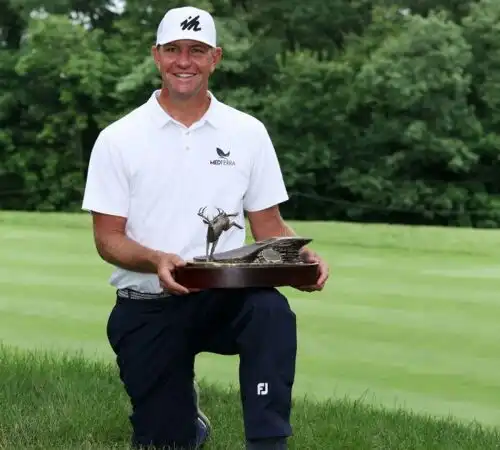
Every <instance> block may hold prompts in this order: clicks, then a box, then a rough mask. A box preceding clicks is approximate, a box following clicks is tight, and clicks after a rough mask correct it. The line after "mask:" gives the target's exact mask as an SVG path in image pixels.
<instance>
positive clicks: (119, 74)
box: [0, 0, 500, 227]
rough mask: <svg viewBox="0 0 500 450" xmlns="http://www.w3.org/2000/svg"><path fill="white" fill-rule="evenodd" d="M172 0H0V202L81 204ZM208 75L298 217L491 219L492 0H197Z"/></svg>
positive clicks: (141, 88) (495, 144)
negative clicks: (261, 144)
mask: <svg viewBox="0 0 500 450" xmlns="http://www.w3.org/2000/svg"><path fill="white" fill-rule="evenodd" d="M181 4H183V2H181V1H177V0H170V1H168V2H164V1H160V0H147V1H139V0H128V1H127V2H126V4H125V8H124V10H123V11H122V12H121V13H118V12H117V11H116V10H114V9H113V8H112V7H111V6H112V4H111V2H109V0H93V1H91V2H82V1H80V0H45V1H43V2H35V1H31V0H30V1H23V2H21V1H19V0H9V1H7V2H4V3H2V4H1V5H0V16H1V17H2V18H1V19H0V49H1V50H0V51H1V52H2V54H1V57H0V75H1V77H0V87H1V88H2V89H1V90H0V130H1V131H0V157H1V158H2V161H3V163H2V164H1V165H0V208H4V209H41V210H57V211H59V210H73V209H79V207H80V202H81V194H82V189H83V185H84V180H85V169H86V165H87V162H88V158H89V154H90V151H91V148H92V145H93V143H94V140H95V138H96V136H97V133H98V132H99V130H100V129H102V128H103V127H104V126H106V125H107V124H108V123H110V122H111V121H113V120H115V119H116V118H118V117H120V116H121V115H123V114H125V113H126V112H128V111H130V110H131V109H132V108H135V107H136V106H138V105H139V104H141V103H142V102H144V101H145V100H146V99H147V97H148V96H149V95H150V94H151V91H152V90H153V89H155V88H157V87H159V86H160V79H159V77H158V74H157V71H156V68H155V66H154V64H153V61H152V58H151V55H150V49H151V45H152V44H153V43H154V38H155V32H156V27H157V25H158V22H159V20H160V19H161V16H162V15H163V14H164V13H165V11H166V10H167V9H168V8H170V7H173V6H179V5H181ZM193 5H195V6H199V7H202V8H207V9H208V10H210V11H211V12H213V14H214V16H215V18H216V21H217V25H218V30H219V31H218V35H219V42H220V43H221V45H222V47H223V49H224V57H223V61H222V64H221V66H220V67H219V69H218V70H217V71H216V72H215V74H214V76H213V79H212V81H211V90H212V91H213V92H214V93H215V94H216V95H217V96H218V97H219V98H220V99H221V100H223V101H226V102H228V103H229V104H231V105H233V106H235V107H237V108H240V109H243V110H245V111H247V112H249V113H251V114H254V115H256V116H257V117H258V118H260V119H262V120H263V121H264V122H265V123H266V125H267V126H268V128H269V130H270V132H271V135H272V138H273V141H274V143H275V146H276V148H277V151H278V154H279V158H280V161H281V163H282V168H283V171H284V174H285V179H286V182H287V185H288V187H289V190H290V192H291V193H292V200H291V201H290V202H289V203H288V204H287V205H286V206H285V209H284V211H285V214H287V215H288V216H290V217H294V218H301V219H342V220H360V221H391V222H410V223H428V224H431V223H432V224H444V225H450V224H452V225H458V226H485V227H495V226H498V224H500V216H499V214H500V213H499V207H498V201H497V200H496V199H497V198H499V197H498V194H499V193H500V182H499V181H498V176H497V174H498V172H499V169H500V157H499V155H500V137H499V135H498V131H497V130H498V125H499V124H500V115H499V113H498V111H499V106H500V95H499V94H498V92H499V91H500V76H499V75H498V74H499V73H500V44H499V42H500V26H499V23H500V3H499V2H497V1H495V0H480V1H475V0H474V1H472V0H470V1H457V0H440V1H437V2H436V1H432V2H431V1H427V0H422V1H419V2H414V3H412V4H411V5H410V7H408V5H406V4H405V2H399V1H396V0H356V1H353V2H344V1H337V0H335V1H331V0H328V1H327V0H312V1H310V2H308V3H304V2H299V1H298V0H293V1H284V0H272V1H270V0H266V1H264V0H254V1H251V2H250V1H248V0H198V1H195V2H194V3H193Z"/></svg>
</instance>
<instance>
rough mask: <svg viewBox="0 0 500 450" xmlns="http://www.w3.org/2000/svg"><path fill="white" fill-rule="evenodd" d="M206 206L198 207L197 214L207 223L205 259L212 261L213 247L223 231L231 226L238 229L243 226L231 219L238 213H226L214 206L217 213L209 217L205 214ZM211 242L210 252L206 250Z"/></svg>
mask: <svg viewBox="0 0 500 450" xmlns="http://www.w3.org/2000/svg"><path fill="white" fill-rule="evenodd" d="M206 209H207V208H206V206H205V207H204V208H200V210H199V211H198V215H199V216H200V217H201V218H202V219H203V223H205V224H207V225H208V229H207V239H206V243H207V247H206V253H205V254H206V260H207V261H212V260H213V255H214V251H215V247H216V246H217V243H218V242H219V238H220V236H221V234H222V233H223V232H224V231H227V230H229V229H230V228H231V227H237V228H239V229H240V230H242V229H243V227H242V226H241V225H240V224H238V223H236V222H234V221H233V220H231V217H236V216H237V215H238V213H235V214H227V213H225V212H224V211H223V210H222V209H220V208H216V209H217V215H216V216H215V217H213V218H212V219H209V218H208V217H207V216H206V215H205V210H206ZM210 244H212V248H211V249H210V253H209V252H208V249H209V246H210Z"/></svg>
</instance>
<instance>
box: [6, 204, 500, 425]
mask: <svg viewBox="0 0 500 450" xmlns="http://www.w3.org/2000/svg"><path fill="white" fill-rule="evenodd" d="M293 226H294V228H295V229H296V230H297V232H298V233H299V234H301V235H307V236H311V237H313V238H314V243H313V246H314V248H315V249H317V250H318V251H319V252H320V253H321V254H322V255H323V256H324V257H325V258H326V259H327V260H328V262H329V264H330V266H331V279H330V282H329V284H328V287H327V289H326V290H325V291H324V292H322V293H318V294H304V293H300V292H298V291H295V290H291V289H285V290H284V291H285V292H286V293H287V294H288V295H289V298H290V301H291V303H292V306H293V308H294V310H295V311H296V313H297V316H298V323H299V357H298V364H297V370H298V372H297V380H296V388H295V394H296V396H304V395H306V396H308V397H314V398H315V399H324V398H343V397H345V396H349V397H350V398H353V399H363V400H365V401H366V402H369V403H375V404H382V405H384V406H387V407H392V406H405V407H407V408H408V409H412V410H413V411H416V412H425V413H429V414H440V415H441V414H444V415H448V414H453V415H454V416H456V417H457V418H461V419H465V420H472V419H477V420H479V421H481V422H483V423H485V424H495V425H496V424H498V423H499V422H500V377H499V376H498V374H499V373H500V321H499V319H498V317H500V258H499V256H500V233H499V232H498V231H493V230H491V231H489V230H488V231H487V230H465V229H464V230H457V229H433V228H411V227H390V226H384V225H370V226H366V225H356V224H339V223H296V224H293ZM0 248H1V250H0V252H1V255H2V258H1V265H0V287H1V289H0V340H2V341H3V343H4V344H6V345H9V346H19V347H21V348H30V349H35V348H41V349H57V350H60V351H64V350H70V351H83V352H84V353H85V355H88V357H92V358H104V359H107V360H109V359H110V358H113V355H112V353H111V351H110V349H109V347H108V343H107V340H106V335H105V324H106V320H107V316H108V313H109V310H110V308H111V306H112V304H113V302H114V297H113V296H114V291H113V289H112V288H111V287H110V286H108V285H107V279H108V277H109V275H110V273H111V268H110V267H109V266H107V265H106V264H104V263H103V262H102V261H101V260H100V259H99V257H98V256H97V254H96V252H95V249H94V245H93V241H92V232H91V228H90V219H89V217H88V216H86V215H62V214H60V215H56V214H54V215H50V214H45V215H44V214H28V213H8V212H2V213H0ZM237 364H238V361H237V359H236V358H229V357H222V356H214V355H201V356H200V357H199V358H198V362H197V374H198V377H200V378H205V379H206V380H207V381H210V382H220V383H222V384H227V383H232V384H235V383H237V374H238V365H237Z"/></svg>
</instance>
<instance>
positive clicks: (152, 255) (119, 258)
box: [92, 212, 160, 273]
mask: <svg viewBox="0 0 500 450" xmlns="http://www.w3.org/2000/svg"><path fill="white" fill-rule="evenodd" d="M92 221H93V228H94V241H95V245H96V248H97V252H98V253H99V255H100V256H101V258H102V259H104V261H106V262H108V263H110V264H113V265H115V266H118V267H121V268H123V269H126V270H132V271H134V272H142V273H156V272H157V268H158V263H159V259H160V252H157V251H155V250H152V249H149V248H146V247H144V246H142V245H140V244H139V243H137V242H135V241H133V240H132V239H130V238H129V237H128V236H127V235H126V234H125V225H126V223H127V219H126V218H125V217H119V216H112V215H108V214H101V213H96V212H93V213H92Z"/></svg>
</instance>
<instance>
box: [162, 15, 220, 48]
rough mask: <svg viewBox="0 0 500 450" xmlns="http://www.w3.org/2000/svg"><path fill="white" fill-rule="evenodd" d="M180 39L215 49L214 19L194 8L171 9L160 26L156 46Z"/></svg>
mask: <svg viewBox="0 0 500 450" xmlns="http://www.w3.org/2000/svg"><path fill="white" fill-rule="evenodd" d="M179 39H191V40H194V41H199V42H204V43H205V44H208V45H210V46H211V47H215V46H216V31H215V23H214V19H213V18H212V16H211V15H210V14H209V13H208V12H207V11H204V10H202V9H198V8H194V7H192V6H184V7H182V8H174V9H170V10H169V11H167V13H166V14H165V16H164V17H163V19H162V20H161V22H160V25H159V26H158V31H157V34H156V45H163V44H167V43H169V42H172V41H177V40H179Z"/></svg>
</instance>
